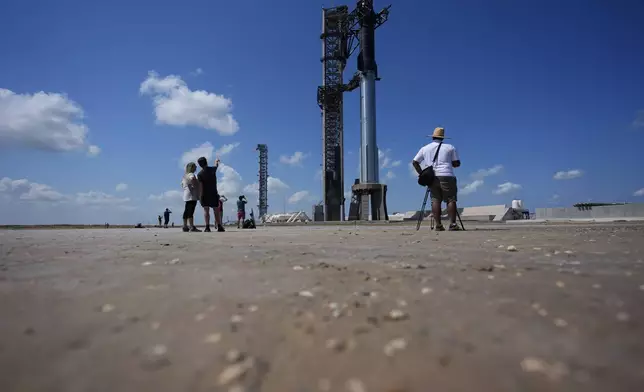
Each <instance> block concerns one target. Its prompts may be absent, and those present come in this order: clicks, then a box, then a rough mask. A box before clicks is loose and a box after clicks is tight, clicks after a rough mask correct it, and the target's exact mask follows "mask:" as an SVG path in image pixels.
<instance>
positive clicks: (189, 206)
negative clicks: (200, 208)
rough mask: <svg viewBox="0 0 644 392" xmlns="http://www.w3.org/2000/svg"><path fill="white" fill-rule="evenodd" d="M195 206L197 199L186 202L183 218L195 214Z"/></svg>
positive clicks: (188, 217)
mask: <svg viewBox="0 0 644 392" xmlns="http://www.w3.org/2000/svg"><path fill="white" fill-rule="evenodd" d="M196 207H197V200H191V201H187V202H186V206H185V207H184V209H183V219H190V218H192V217H193V216H194V215H195V208H196Z"/></svg>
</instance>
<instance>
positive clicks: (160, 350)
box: [150, 344, 168, 356]
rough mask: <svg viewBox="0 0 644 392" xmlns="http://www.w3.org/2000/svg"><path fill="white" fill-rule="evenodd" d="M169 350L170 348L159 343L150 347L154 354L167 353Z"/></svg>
mask: <svg viewBox="0 0 644 392" xmlns="http://www.w3.org/2000/svg"><path fill="white" fill-rule="evenodd" d="M167 352H168V348H167V347H166V346H164V345H162V344H157V345H154V346H152V348H151V349H150V354H152V355H157V356H159V355H165V354H166V353H167Z"/></svg>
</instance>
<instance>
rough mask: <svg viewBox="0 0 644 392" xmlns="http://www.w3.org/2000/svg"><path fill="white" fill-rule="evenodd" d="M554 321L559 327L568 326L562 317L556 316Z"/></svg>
mask: <svg viewBox="0 0 644 392" xmlns="http://www.w3.org/2000/svg"><path fill="white" fill-rule="evenodd" d="M554 323H555V325H556V326H557V327H561V328H563V327H567V326H568V322H567V321H566V320H564V319H560V318H556V319H555V320H554Z"/></svg>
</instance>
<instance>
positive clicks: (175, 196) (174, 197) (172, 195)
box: [148, 190, 183, 203]
mask: <svg viewBox="0 0 644 392" xmlns="http://www.w3.org/2000/svg"><path fill="white" fill-rule="evenodd" d="M148 199H150V200H153V201H164V202H175V203H176V202H180V201H183V192H181V191H177V190H171V191H165V192H163V193H160V194H158V195H150V196H149V197H148Z"/></svg>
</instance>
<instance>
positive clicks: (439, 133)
mask: <svg viewBox="0 0 644 392" xmlns="http://www.w3.org/2000/svg"><path fill="white" fill-rule="evenodd" d="M427 137H431V138H434V137H436V138H439V139H449V138H446V137H445V128H443V127H436V128H434V133H433V134H431V135H427Z"/></svg>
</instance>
